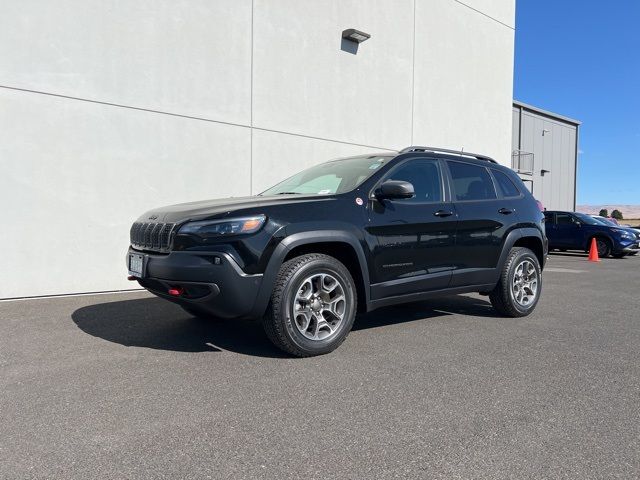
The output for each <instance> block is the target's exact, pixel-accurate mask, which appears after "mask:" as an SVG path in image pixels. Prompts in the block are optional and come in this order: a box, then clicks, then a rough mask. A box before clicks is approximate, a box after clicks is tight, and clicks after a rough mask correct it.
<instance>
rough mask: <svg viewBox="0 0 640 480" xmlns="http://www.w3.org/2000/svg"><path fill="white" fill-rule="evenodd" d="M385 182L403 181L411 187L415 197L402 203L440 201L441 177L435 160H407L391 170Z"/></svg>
mask: <svg viewBox="0 0 640 480" xmlns="http://www.w3.org/2000/svg"><path fill="white" fill-rule="evenodd" d="M385 180H403V181H405V182H409V183H411V184H412V185H413V189H414V190H415V192H416V195H415V197H413V198H410V199H407V200H403V202H441V201H442V175H441V174H440V165H439V163H438V161H437V160H429V159H419V160H418V159H416V160H409V161H408V162H406V163H405V164H403V165H401V166H400V167H398V168H397V169H396V170H393V171H392V172H391V173H390V174H389V176H388V177H387V178H386V179H385Z"/></svg>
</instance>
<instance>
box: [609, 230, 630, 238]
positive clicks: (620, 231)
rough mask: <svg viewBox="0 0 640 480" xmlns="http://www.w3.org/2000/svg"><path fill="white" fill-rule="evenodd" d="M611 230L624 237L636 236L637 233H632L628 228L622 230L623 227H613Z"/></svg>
mask: <svg viewBox="0 0 640 480" xmlns="http://www.w3.org/2000/svg"><path fill="white" fill-rule="evenodd" d="M611 230H612V231H614V232H616V233H617V234H618V235H620V236H621V237H622V238H630V239H633V238H635V235H633V234H631V232H628V231H627V230H622V229H621V228H612V229H611Z"/></svg>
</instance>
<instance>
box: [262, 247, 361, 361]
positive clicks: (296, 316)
mask: <svg viewBox="0 0 640 480" xmlns="http://www.w3.org/2000/svg"><path fill="white" fill-rule="evenodd" d="M356 303H357V294H356V287H355V284H354V282H353V278H352V277H351V274H350V273H349V270H347V268H346V267H345V266H344V265H343V264H342V263H341V262H339V261H338V260H336V259H335V258H333V257H330V256H328V255H323V254H319V253H311V254H307V255H301V256H299V257H296V258H293V259H291V260H289V261H287V262H285V263H284V264H283V265H282V266H281V267H280V271H279V273H278V278H277V280H276V284H275V287H274V290H273V293H272V295H271V302H270V304H269V308H268V309H267V313H266V315H265V316H264V318H263V326H264V330H265V332H266V334H267V336H268V337H269V339H270V340H271V341H272V342H273V344H274V345H275V346H277V347H278V348H280V349H281V350H284V351H285V352H287V353H290V354H292V355H295V356H297V357H310V356H313V355H322V354H325V353H329V352H331V351H333V350H335V349H336V348H338V346H340V344H341V343H342V342H343V341H344V339H345V338H347V335H348V334H349V332H350V331H351V327H352V326H353V321H354V319H355V315H356Z"/></svg>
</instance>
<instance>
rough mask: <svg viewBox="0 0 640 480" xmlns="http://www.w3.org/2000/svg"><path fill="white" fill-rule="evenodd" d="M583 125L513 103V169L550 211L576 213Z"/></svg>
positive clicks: (538, 109)
mask: <svg viewBox="0 0 640 480" xmlns="http://www.w3.org/2000/svg"><path fill="white" fill-rule="evenodd" d="M579 126H580V122H579V121H578V120H574V119H572V118H568V117H564V116H562V115H558V114H555V113H552V112H547V111H545V110H542V109H540V108H537V107H532V106H531V105H527V104H525V103H521V102H518V101H514V102H513V131H512V132H513V133H512V135H513V137H512V146H513V154H512V168H513V169H514V170H516V171H517V172H518V173H519V174H520V177H521V178H522V179H523V180H524V182H525V184H526V185H527V186H528V187H529V189H530V190H531V191H532V192H533V194H534V196H535V197H536V198H537V199H538V200H540V201H541V202H542V204H543V205H544V206H545V207H546V208H547V209H549V210H571V211H573V210H575V207H576V171H577V167H578V127H579Z"/></svg>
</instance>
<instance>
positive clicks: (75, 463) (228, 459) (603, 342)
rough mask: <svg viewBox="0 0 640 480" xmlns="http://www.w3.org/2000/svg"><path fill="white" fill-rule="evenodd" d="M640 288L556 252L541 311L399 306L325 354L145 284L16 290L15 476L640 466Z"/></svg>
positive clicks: (514, 474)
mask: <svg viewBox="0 0 640 480" xmlns="http://www.w3.org/2000/svg"><path fill="white" fill-rule="evenodd" d="M639 290H640V258H634V257H632V258H624V259H621V260H615V259H606V260H603V261H602V262H601V263H599V264H593V263H589V262H587V260H586V257H585V256H584V255H565V256H563V255H552V256H551V258H550V260H549V263H548V269H547V270H546V272H545V274H544V291H543V296H542V298H541V301H540V303H539V305H538V307H537V310H536V311H535V313H534V314H533V315H531V316H529V317H527V318H522V319H509V318H501V317H499V316H497V315H496V314H495V313H494V311H493V310H492V308H491V306H490V304H489V303H488V301H487V299H486V297H481V296H479V295H462V296H454V297H447V298H443V299H440V300H435V301H430V302H421V303H414V304H409V305H404V306H398V307H390V308H385V309H381V310H378V311H375V312H372V313H370V314H367V315H362V316H360V317H358V319H357V321H356V325H355V328H354V331H353V332H352V333H351V334H350V335H349V337H348V338H347V340H346V341H345V343H344V344H343V345H342V346H341V347H340V348H339V349H338V350H337V351H335V352H334V353H332V354H330V355H326V356H322V357H315V358H309V359H294V358H289V357H287V356H285V355H284V354H281V353H280V352H279V351H278V350H276V349H275V348H274V347H272V346H271V345H270V343H269V342H268V340H267V339H266V337H265V335H264V334H263V332H262V330H261V327H260V325H259V324H257V323H253V322H244V321H219V320H211V321H203V320H198V319H195V318H193V317H191V316H189V315H188V314H187V313H184V312H183V311H182V310H181V309H179V308H178V307H176V306H174V305H172V304H169V303H166V302H164V301H162V300H160V299H156V298H154V297H151V296H150V295H148V294H146V293H143V292H138V293H122V294H110V295H91V296H74V297H64V298H49V299H34V300H23V301H9V302H0V478H2V479H23V478H24V479H27V478H42V479H45V478H46V479H55V478H61V479H83V480H86V479H93V478H109V479H116V478H136V479H137V478H153V479H161V478H167V479H168V478H172V479H173V478H188V479H204V478H213V479H223V478H234V479H240V478H269V479H273V478H295V479H301V478H305V479H311V478H318V479H331V478H339V479H379V478H411V479H418V478H420V479H422V478H424V479H436V478H447V479H456V478H461V479H469V478H482V479H490V478H576V479H590V478H594V479H595V478H625V479H629V478H639V477H640V348H639V347H640V313H639V312H640V309H639V307H640V299H639V297H638V293H639Z"/></svg>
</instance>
